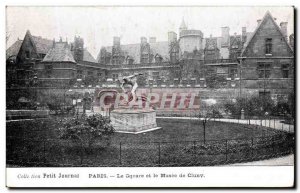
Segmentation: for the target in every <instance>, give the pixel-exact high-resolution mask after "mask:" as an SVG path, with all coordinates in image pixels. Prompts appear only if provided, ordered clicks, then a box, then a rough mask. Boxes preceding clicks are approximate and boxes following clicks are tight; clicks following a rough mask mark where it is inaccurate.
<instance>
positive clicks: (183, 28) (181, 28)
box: [179, 18, 187, 33]
mask: <svg viewBox="0 0 300 193" xmlns="http://www.w3.org/2000/svg"><path fill="white" fill-rule="evenodd" d="M184 30H187V26H186V24H185V22H184V18H182V21H181V24H180V27H179V33H181V32H182V31H184Z"/></svg>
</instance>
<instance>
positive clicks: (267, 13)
mask: <svg viewBox="0 0 300 193" xmlns="http://www.w3.org/2000/svg"><path fill="white" fill-rule="evenodd" d="M266 19H271V21H272V22H273V23H274V26H275V27H276V29H277V30H278V32H279V33H280V34H281V35H282V37H284V35H283V34H282V31H281V30H280V28H279V26H278V25H277V23H276V22H275V21H274V18H273V17H272V15H271V13H270V12H269V11H267V12H266V14H265V15H264V17H263V19H262V21H261V22H260V23H259V25H258V26H257V27H256V29H255V30H254V32H253V33H252V34H251V37H250V38H248V36H247V42H246V43H245V46H244V48H243V50H242V54H241V56H243V55H244V52H245V51H246V49H247V47H248V46H249V45H250V42H251V41H252V40H253V38H254V36H255V35H256V33H257V32H258V30H259V28H261V26H262V24H263V23H264V21H265V20H266ZM247 35H248V34H247ZM283 39H284V41H285V43H286V45H287V46H288V47H289V49H290V51H292V52H293V50H292V48H291V46H290V45H289V43H288V42H287V40H286V39H285V38H283Z"/></svg>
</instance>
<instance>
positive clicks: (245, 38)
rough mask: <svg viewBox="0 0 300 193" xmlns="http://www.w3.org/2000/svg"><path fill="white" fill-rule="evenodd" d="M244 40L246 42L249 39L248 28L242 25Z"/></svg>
mask: <svg viewBox="0 0 300 193" xmlns="http://www.w3.org/2000/svg"><path fill="white" fill-rule="evenodd" d="M242 41H243V43H245V42H246V41H247V28H246V27H242Z"/></svg>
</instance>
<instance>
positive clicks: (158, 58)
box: [155, 54, 162, 63]
mask: <svg viewBox="0 0 300 193" xmlns="http://www.w3.org/2000/svg"><path fill="white" fill-rule="evenodd" d="M161 61H162V57H161V56H160V55H159V54H156V56H155V62H156V63H160V62H161Z"/></svg>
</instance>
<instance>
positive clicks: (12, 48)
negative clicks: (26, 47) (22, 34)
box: [6, 40, 23, 59]
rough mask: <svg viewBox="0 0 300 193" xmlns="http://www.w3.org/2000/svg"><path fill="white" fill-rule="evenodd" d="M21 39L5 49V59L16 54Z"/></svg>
mask: <svg viewBox="0 0 300 193" xmlns="http://www.w3.org/2000/svg"><path fill="white" fill-rule="evenodd" d="M22 42H23V40H17V41H16V42H15V43H13V44H12V45H11V46H10V47H9V48H8V49H7V50H6V59H8V58H9V57H10V56H17V55H18V53H19V50H20V48H21V45H22Z"/></svg>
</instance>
